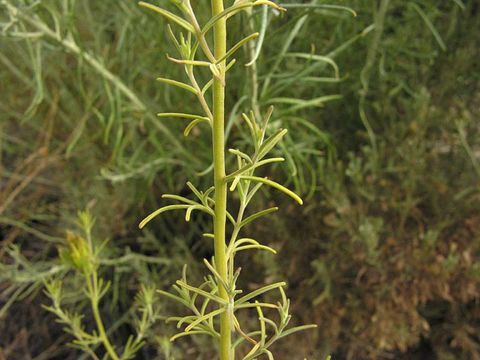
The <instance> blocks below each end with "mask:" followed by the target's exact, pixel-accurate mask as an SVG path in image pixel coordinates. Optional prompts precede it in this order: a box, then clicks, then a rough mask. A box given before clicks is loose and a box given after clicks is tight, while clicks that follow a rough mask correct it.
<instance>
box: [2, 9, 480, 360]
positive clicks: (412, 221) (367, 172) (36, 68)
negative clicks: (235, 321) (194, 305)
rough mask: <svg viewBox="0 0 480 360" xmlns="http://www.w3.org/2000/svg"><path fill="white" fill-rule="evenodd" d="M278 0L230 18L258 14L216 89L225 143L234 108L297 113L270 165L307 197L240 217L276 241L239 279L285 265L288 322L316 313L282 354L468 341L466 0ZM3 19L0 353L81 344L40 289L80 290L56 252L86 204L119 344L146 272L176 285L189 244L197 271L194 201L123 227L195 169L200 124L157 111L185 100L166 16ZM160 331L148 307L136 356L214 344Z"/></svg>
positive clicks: (367, 353) (475, 25)
mask: <svg viewBox="0 0 480 360" xmlns="http://www.w3.org/2000/svg"><path fill="white" fill-rule="evenodd" d="M153 2H154V3H155V1H153ZM162 3H165V1H163V2H162ZM203 3H204V4H203ZM327 4H328V5H327ZM284 5H285V6H286V7H287V8H288V12H287V14H285V15H279V14H277V13H275V12H273V11H271V10H270V11H266V10H264V9H257V10H255V11H254V12H253V13H252V14H248V13H245V14H244V15H243V16H242V17H240V18H238V19H237V20H234V21H233V22H232V23H231V26H232V28H231V30H230V37H231V38H230V41H231V42H232V43H234V42H235V41H236V40H238V39H239V38H240V37H241V35H245V34H247V33H251V31H252V29H262V31H263V29H266V31H265V38H264V41H263V43H257V44H256V45H254V46H253V47H251V48H250V49H248V51H245V52H244V53H243V54H240V55H239V57H238V59H237V60H238V64H237V65H236V66H235V68H234V69H233V70H232V71H231V73H230V77H229V79H228V81H229V90H228V99H227V104H228V108H229V111H230V113H229V118H228V124H229V127H228V128H229V140H228V141H229V144H242V142H243V141H244V138H245V137H246V134H244V133H242V131H241V130H240V129H239V128H237V127H236V126H235V124H236V122H237V121H238V120H239V114H240V113H241V112H242V111H248V110H249V109H251V108H253V109H254V111H264V110H265V109H266V107H267V106H268V105H270V104H273V105H275V106H276V113H275V114H276V115H275V117H274V119H273V122H272V125H273V126H283V127H287V128H288V129H289V130H290V131H289V133H288V135H287V137H286V140H285V141H284V142H283V145H282V146H283V148H284V149H283V150H285V151H286V152H287V157H288V159H287V160H288V161H287V162H286V164H282V166H278V167H276V168H274V170H272V171H274V172H275V177H276V178H278V179H282V178H283V181H280V182H284V183H287V184H289V186H290V187H292V188H295V190H296V191H298V192H299V193H301V194H302V195H303V197H304V199H305V206H303V208H301V209H300V210H299V209H298V208H297V207H295V206H291V205H290V204H289V202H288V200H285V199H284V198H283V197H282V196H279V197H278V198H277V197H276V195H274V194H267V199H268V200H266V201H268V202H272V201H275V202H276V203H279V204H281V205H283V207H282V206H281V209H282V210H281V211H280V212H279V213H278V214H276V215H274V216H271V217H270V219H269V220H267V221H266V222H263V223H262V224H261V225H257V227H256V228H252V229H251V230H250V231H251V232H254V233H255V235H256V237H257V238H259V239H265V241H266V242H267V243H268V244H269V245H272V246H274V247H275V248H277V249H278V250H280V255H278V256H276V257H275V256H271V255H265V254H259V255H255V256H254V257H248V258H247V257H245V258H243V259H242V262H243V266H244V267H245V269H250V270H249V271H248V272H245V274H244V280H243V281H244V286H245V287H254V286H256V282H257V281H258V279H259V278H260V279H264V280H268V281H270V280H272V279H284V278H286V279H288V283H289V288H288V292H289V295H290V296H291V298H292V301H293V304H292V305H293V313H295V314H296V316H297V319H296V321H298V322H312V321H313V322H316V323H317V324H319V328H318V331H316V332H310V333H308V334H307V333H305V334H303V335H302V336H297V337H293V338H292V339H286V340H285V341H284V342H283V343H282V344H280V345H279V346H280V348H278V350H281V351H279V352H278V353H279V354H280V355H279V356H278V359H295V356H298V355H297V354H298V349H299V348H302V349H303V351H302V352H303V353H305V354H306V355H307V356H308V358H309V359H321V358H323V356H324V355H325V354H328V353H331V354H332V355H333V358H334V359H442V360H443V359H445V360H447V359H448V360H449V359H480V338H479V334H480V305H479V300H480V289H479V285H480V266H479V262H478V257H479V255H480V226H479V225H480V212H479V210H480V192H479V191H480V126H479V122H478V119H479V116H480V87H479V85H480V51H479V48H480V36H479V34H480V3H478V1H476V0H463V1H462V0H443V1H438V0H409V1H404V0H402V1H400V0H378V1H377V0H338V1H330V2H326V1H322V0H319V1H315V0H313V1H311V2H307V1H305V2H294V1H287V2H285V3H284ZM332 5H333V6H332ZM342 6H348V7H349V8H351V9H354V10H355V12H356V16H353V14H352V12H350V11H348V10H347V9H345V8H342ZM202 7H203V8H204V10H203V11H204V12H205V15H207V14H208V11H209V5H208V2H206V1H205V2H203V1H202V2H199V3H198V8H199V9H200V11H202V9H201V8H202ZM0 26H1V28H0V94H1V97H0V334H1V335H0V359H36V360H40V359H83V358H86V357H85V356H84V357H82V355H80V353H79V352H77V350H75V349H73V348H70V347H66V346H65V344H66V343H67V342H68V341H70V340H71V338H70V337H69V335H67V334H65V333H64V332H63V331H62V325H61V324H57V323H56V322H55V318H54V316H53V315H52V314H49V313H48V312H47V311H45V310H44V309H43V308H42V307H41V304H46V303H48V299H47V298H46V297H45V295H44V294H43V292H42V289H43V286H44V285H43V283H44V281H45V280H47V279H49V278H50V277H52V276H56V277H60V278H63V279H64V281H65V284H66V286H67V287H68V289H69V296H68V299H69V301H71V302H73V301H75V299H76V298H79V297H81V291H82V289H80V288H79V284H78V282H77V281H78V280H76V279H75V278H74V277H71V276H69V273H68V272H67V271H66V269H65V268H64V267H63V266H62V265H61V263H60V262H59V261H58V256H57V247H58V246H59V245H61V244H63V243H64V242H65V232H66V230H67V229H71V228H72V227H74V220H75V217H76V213H77V211H78V210H82V209H89V210H90V211H91V213H92V214H93V215H94V216H95V217H96V225H95V229H94V233H95V236H96V237H97V238H98V239H106V238H108V239H109V242H108V245H107V246H106V248H105V250H104V252H103V253H102V254H103V255H102V258H103V260H102V265H104V266H103V267H102V272H103V276H104V277H105V278H108V279H110V280H111V281H112V289H111V291H110V294H109V296H108V298H107V299H106V300H103V302H102V304H101V305H102V310H103V315H104V317H105V321H106V323H107V325H108V327H109V328H110V330H111V331H113V330H115V336H114V341H115V343H117V344H118V346H120V345H121V344H124V342H125V339H126V337H127V336H128V334H129V331H130V330H129V329H130V327H131V316H130V315H131V312H132V308H134V305H133V307H132V298H133V295H134V294H135V292H136V290H138V288H139V284H140V283H144V284H149V285H154V286H156V287H157V288H162V289H165V288H168V286H169V285H170V284H171V283H172V282H174V280H175V279H177V277H178V274H179V272H180V269H181V267H182V264H183V263H184V262H186V263H187V264H188V266H189V268H190V269H191V270H190V272H191V273H192V274H196V273H198V274H200V275H201V271H200V270H197V269H200V267H199V264H200V263H201V260H202V259H203V258H204V257H205V256H208V255H210V254H211V252H212V248H211V244H210V243H209V242H208V241H207V240H205V239H203V238H202V237H201V234H202V232H205V231H206V229H208V228H209V223H208V219H207V218H203V217H202V216H200V215H199V216H197V217H195V219H194V220H195V221H194V222H193V226H190V225H189V226H184V223H183V219H182V216H181V215H175V214H168V215H166V216H163V217H160V218H157V219H156V220H155V221H154V222H153V223H152V226H150V227H149V228H148V229H147V230H145V231H139V230H138V228H137V224H138V222H139V220H141V219H142V218H143V217H144V216H145V215H146V214H148V213H149V212H151V211H152V210H154V209H156V208H157V207H159V205H160V203H161V199H160V195H161V194H162V193H166V192H168V193H183V194H188V189H187V188H186V186H185V182H186V181H187V180H188V179H194V180H195V183H197V184H199V185H202V184H203V185H205V184H208V183H209V180H210V177H211V172H210V170H211V169H210V162H211V156H210V155H211V154H210V151H209V148H208V136H209V134H207V133H206V132H198V133H194V134H193V137H189V138H182V136H181V135H180V134H181V131H182V127H181V126H182V125H184V124H183V123H182V124H180V123H179V122H176V121H172V120H159V119H156V118H155V115H154V114H155V113H157V112H160V111H170V110H172V109H179V108H182V109H184V111H183V112H190V109H192V107H194V106H196V105H195V101H192V100H193V99H190V98H188V97H186V96H185V94H184V93H180V92H177V91H176V90H175V89H172V88H169V87H166V86H164V85H162V84H160V83H159V82H156V81H154V79H155V78H156V77H158V76H164V75H165V74H174V75H175V76H177V78H178V77H181V73H180V72H179V69H178V68H176V67H175V66H173V65H172V64H170V63H169V62H168V61H167V60H166V59H165V56H164V53H165V52H167V53H168V52H170V53H171V52H172V49H170V48H169V47H168V46H167V45H166V44H167V41H166V35H165V31H164V30H165V24H164V22H163V21H162V20H161V19H160V18H159V17H157V16H155V15H154V14H153V15H152V14H150V13H147V12H145V11H143V10H141V9H140V8H139V7H138V6H137V5H136V2H135V1H132V0H106V1H94V0H39V1H34V0H1V1H0ZM257 51H259V53H260V57H259V58H258V60H257V61H256V62H254V64H253V65H252V66H250V67H248V68H245V67H244V64H246V63H248V62H249V61H250V60H252V58H254V57H255V53H256V52H257ZM246 69H247V70H248V72H247V74H248V76H246V75H245V74H246V73H245V70H246ZM274 196H275V197H274ZM258 206H262V204H258ZM200 275H198V276H200ZM193 276H195V275H193ZM261 282H263V281H261ZM160 304H161V305H160V306H161V314H162V315H167V314H169V313H171V310H172V309H171V307H172V306H173V305H172V304H170V303H169V302H168V301H165V300H160ZM80 306H81V305H80ZM85 316H86V318H85V321H86V322H87V323H88V321H90V320H91V319H89V316H90V315H89V314H88V312H86V313H85ZM252 320H253V319H252ZM172 333H173V330H172V329H171V327H170V325H169V324H167V325H165V324H164V323H163V322H162V321H159V322H158V323H157V325H156V327H155V328H154V330H153V331H152V332H151V333H150V334H149V341H148V345H147V346H145V347H144V348H143V350H142V352H141V353H140V354H139V358H143V359H154V358H155V359H173V357H176V358H177V359H179V358H180V359H181V358H188V359H212V358H213V357H214V355H212V348H211V346H209V344H208V343H203V340H202V339H201V338H199V339H198V342H197V343H193V342H192V341H191V340H190V342H189V341H178V342H175V343H173V344H169V343H168V341H167V340H168V337H169V335H171V334H172ZM179 354H184V355H183V356H182V355H179ZM298 358H299V359H300V357H298Z"/></svg>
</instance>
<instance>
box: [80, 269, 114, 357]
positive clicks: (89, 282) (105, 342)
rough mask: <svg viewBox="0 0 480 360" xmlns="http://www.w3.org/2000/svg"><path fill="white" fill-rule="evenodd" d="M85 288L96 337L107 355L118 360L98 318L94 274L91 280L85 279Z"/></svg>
mask: <svg viewBox="0 0 480 360" xmlns="http://www.w3.org/2000/svg"><path fill="white" fill-rule="evenodd" d="M87 287H88V290H89V292H90V302H91V306H92V312H93V317H94V319H95V323H96V324H97V329H98V336H99V338H100V339H101V341H102V343H103V346H104V347H105V350H107V353H108V355H110V357H111V358H112V359H113V360H120V357H119V356H118V355H117V353H116V352H115V349H114V348H113V345H112V344H111V343H110V340H109V339H108V336H107V333H106V331H105V327H104V326H103V321H102V318H101V316H100V311H99V309H98V300H99V299H98V277H97V274H96V273H94V274H93V275H92V278H91V279H90V277H88V278H87Z"/></svg>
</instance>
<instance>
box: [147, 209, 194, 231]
mask: <svg viewBox="0 0 480 360" xmlns="http://www.w3.org/2000/svg"><path fill="white" fill-rule="evenodd" d="M189 206H190V205H168V206H164V207H161V208H160V209H158V210H155V211H154V212H152V213H151V214H150V215H148V216H147V217H146V218H145V219H143V220H142V221H141V222H140V224H139V225H138V227H139V228H140V229H142V228H143V227H144V226H145V225H147V224H148V223H149V222H150V221H151V220H152V219H153V218H154V217H156V216H157V215H160V214H161V213H163V212H165V211H170V210H181V209H187V208H188V207H189Z"/></svg>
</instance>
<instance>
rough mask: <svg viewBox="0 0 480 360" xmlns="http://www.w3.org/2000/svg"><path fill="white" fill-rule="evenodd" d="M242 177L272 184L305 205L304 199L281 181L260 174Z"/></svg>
mask: <svg viewBox="0 0 480 360" xmlns="http://www.w3.org/2000/svg"><path fill="white" fill-rule="evenodd" d="M241 178H242V179H246V180H252V181H257V182H260V183H263V184H265V185H268V186H271V187H273V188H275V189H277V190H279V191H281V192H283V193H284V194H285V195H288V196H290V197H291V198H292V199H293V200H295V201H296V202H297V203H299V204H300V205H303V200H302V199H301V198H300V196H298V195H297V194H295V193H294V192H293V191H292V190H290V189H287V188H286V187H285V186H283V185H280V184H279V183H277V182H275V181H272V180H269V179H267V178H261V177H258V176H247V175H242V176H241Z"/></svg>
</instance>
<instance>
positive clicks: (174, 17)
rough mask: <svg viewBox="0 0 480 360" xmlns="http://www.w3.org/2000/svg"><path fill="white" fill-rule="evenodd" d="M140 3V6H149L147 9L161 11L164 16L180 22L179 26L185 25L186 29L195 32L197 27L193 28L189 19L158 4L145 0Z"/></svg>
mask: <svg viewBox="0 0 480 360" xmlns="http://www.w3.org/2000/svg"><path fill="white" fill-rule="evenodd" d="M138 4H139V5H140V6H143V7H144V8H147V9H150V10H153V11H155V12H157V13H159V14H160V15H162V16H163V17H165V18H167V19H168V20H171V21H173V22H174V23H176V24H178V25H179V26H181V27H183V28H184V29H185V30H187V31H189V32H191V33H194V32H195V29H194V28H193V26H192V25H191V24H190V23H189V22H188V21H186V20H185V19H182V18H181V17H180V16H178V15H175V14H172V13H171V12H170V11H167V10H165V9H162V8H159V7H158V6H155V5H153V4H149V3H146V2H144V1H140V2H139V3H138Z"/></svg>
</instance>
